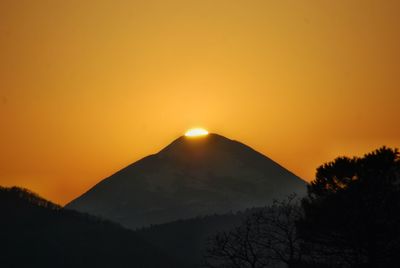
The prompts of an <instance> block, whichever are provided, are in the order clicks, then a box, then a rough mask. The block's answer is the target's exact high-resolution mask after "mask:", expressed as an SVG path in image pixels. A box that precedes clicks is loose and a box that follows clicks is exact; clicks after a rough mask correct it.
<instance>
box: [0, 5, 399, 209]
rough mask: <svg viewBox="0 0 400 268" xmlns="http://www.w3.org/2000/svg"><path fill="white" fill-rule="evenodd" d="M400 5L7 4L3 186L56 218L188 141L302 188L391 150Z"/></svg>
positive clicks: (0, 112) (0, 95) (2, 29)
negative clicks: (222, 149) (251, 154)
mask: <svg viewBox="0 0 400 268" xmlns="http://www.w3.org/2000/svg"><path fill="white" fill-rule="evenodd" d="M399 14H400V1H397V0H393V1H382V0H376V1H372V0H360V1H352V0H335V1H328V0H327V1H322V0H318V1H317V0H315V1H307V0H305V1H297V0H292V1H288V0H279V1H269V0H158V1H156V0H146V1H134V0H125V1H117V0H85V1H82V0H76V1H75V0H69V1H61V0H56V1H55V0H48V1H41V0H35V1H29V0H27V1H23V0H21V1H15V0H2V1H0V124H1V131H0V146H1V147H0V148H1V155H0V185H6V186H9V185H20V186H24V187H28V188H30V189H32V190H34V191H36V192H38V193H39V194H41V195H43V196H44V197H46V198H49V199H51V200H53V201H55V202H58V203H61V204H65V203H66V202H67V201H70V200H71V199H72V198H74V197H76V196H78V195H79V194H81V193H82V192H83V191H85V190H87V189H88V188H89V187H90V186H92V185H93V184H95V183H96V182H98V181H99V180H100V179H102V178H104V177H106V176H108V175H110V174H112V173H113V172H115V171H117V170H118V169H120V168H121V167H124V166H125V165H127V164H129V163H131V162H133V161H135V160H138V159H139V158H141V157H144V156H146V155H148V154H150V153H155V152H157V151H158V150H160V149H161V148H162V147H164V146H166V145H167V144H168V143H169V142H170V141H172V140H173V139H175V138H176V137H177V136H179V135H181V134H183V132H184V131H185V130H186V129H187V128H190V127H193V126H203V127H205V128H207V129H208V130H209V131H210V132H216V133H219V134H222V135H224V136H227V137H229V138H233V139H236V140H239V141H242V142H244V143H246V144H248V145H250V146H252V147H253V148H255V149H256V150H258V151H260V152H262V153H264V154H266V155H268V156H269V157H271V158H272V159H274V160H276V161H278V162H279V163H280V164H282V165H284V166H286V167H287V168H288V169H290V170H292V171H293V172H295V173H296V174H298V175H299V176H301V177H303V178H304V179H307V180H310V179H312V177H313V175H314V171H315V168H316V167H317V166H318V165H320V164H321V163H323V162H325V161H329V160H331V159H332V158H334V157H336V156H338V155H354V154H362V153H364V152H367V151H370V150H372V149H375V148H376V147H378V146H381V145H384V144H386V145H388V146H394V147H399V146H400V124H399V122H400V120H399V116H400V109H399V101H400V87H399V85H400V50H399V47H400V16H399Z"/></svg>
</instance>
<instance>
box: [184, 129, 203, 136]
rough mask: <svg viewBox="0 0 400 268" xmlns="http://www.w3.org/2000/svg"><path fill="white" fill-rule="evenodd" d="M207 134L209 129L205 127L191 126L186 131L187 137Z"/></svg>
mask: <svg viewBox="0 0 400 268" xmlns="http://www.w3.org/2000/svg"><path fill="white" fill-rule="evenodd" d="M206 135H208V131H207V130H205V129H204V128H191V129H189V130H188V131H186V133H185V136H186V137H200V136H206Z"/></svg>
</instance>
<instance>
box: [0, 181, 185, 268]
mask: <svg viewBox="0 0 400 268" xmlns="http://www.w3.org/2000/svg"><path fill="white" fill-rule="evenodd" d="M0 219H1V220H0V260H1V261H0V262H1V265H0V266H1V267H8V268H12V267H16V268H17V267H18V268H19V267H40V268H46V267H49V268H50V267H60V268H64V267H65V268H67V267H68V268H69V267H74V268H84V267H85V268H86V267H99V268H102V267H104V268H106V267H107V268H108V267H116V268H125V267H142V268H145V267H146V268H155V267H170V268H176V267H184V266H182V265H181V264H180V263H179V262H177V261H175V260H174V259H172V258H170V257H167V255H166V254H164V253H163V252H162V251H161V250H159V249H157V248H156V247H154V246H151V245H150V244H148V243H147V242H144V240H143V239H142V238H140V237H139V236H138V235H137V234H135V233H134V232H133V231H131V230H128V229H125V228H123V227H121V226H119V225H117V224H114V223H111V222H108V221H104V220H100V219H98V218H96V217H93V216H89V215H85V214H81V213H79V212H76V211H70V210H67V209H63V208H62V207H60V206H58V205H55V204H53V203H51V202H49V201H47V200H45V199H43V198H41V197H39V196H38V195H36V194H34V193H32V192H30V191H28V190H25V189H21V188H17V187H13V188H4V187H0Z"/></svg>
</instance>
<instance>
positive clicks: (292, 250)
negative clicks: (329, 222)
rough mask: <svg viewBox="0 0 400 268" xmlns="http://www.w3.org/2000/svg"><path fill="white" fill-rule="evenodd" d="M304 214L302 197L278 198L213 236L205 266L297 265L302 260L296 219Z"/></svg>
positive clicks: (253, 266)
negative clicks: (302, 212) (232, 227)
mask: <svg viewBox="0 0 400 268" xmlns="http://www.w3.org/2000/svg"><path fill="white" fill-rule="evenodd" d="M300 216H301V209H300V206H299V200H298V198H296V196H295V195H291V196H289V197H288V198H287V199H285V200H282V201H274V202H273V204H272V205H271V206H269V207H265V208H262V209H260V210H259V211H257V212H255V213H254V214H252V215H251V216H249V217H248V218H247V219H246V220H245V221H244V222H243V224H242V225H240V226H238V227H237V228H235V229H234V230H232V231H230V232H223V233H219V234H218V235H216V236H215V237H214V238H212V239H211V240H210V242H209V248H208V250H207V252H206V254H205V267H210V268H223V267H231V268H246V267H249V268H259V267H280V266H282V264H286V265H287V266H289V267H291V266H293V265H294V264H295V263H298V262H299V261H300V260H301V252H300V241H299V239H298V236H297V232H296V220H297V219H299V218H300Z"/></svg>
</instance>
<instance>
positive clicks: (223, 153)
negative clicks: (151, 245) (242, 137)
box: [66, 134, 306, 228]
mask: <svg viewBox="0 0 400 268" xmlns="http://www.w3.org/2000/svg"><path fill="white" fill-rule="evenodd" d="M305 185H306V184H305V182H304V181H302V180H301V179H300V178H299V177H297V176H296V175H294V174H293V173H291V172H290V171H288V170H286V169H285V168H283V167H282V166H280V165H279V164H277V163H275V162H274V161H272V160H271V159H269V158H268V157H266V156H264V155H262V154H261V153H259V152H257V151H255V150H253V149H252V148H250V147H248V146H246V145H244V144H242V143H240V142H237V141H234V140H230V139H228V138H225V137H223V136H220V135H217V134H209V135H207V136H204V137H194V138H192V137H185V136H182V137H179V138H178V139H176V140H175V141H173V142H172V143H171V144H170V145H168V146H167V147H165V148H164V149H163V150H161V151H160V152H159V153H157V154H154V155H150V156H147V157H145V158H143V159H141V160H139V161H137V162H135V163H133V164H131V165H129V166H128V167H126V168H124V169H122V170H121V171H119V172H117V173H115V174H114V175H112V176H110V177H108V178H106V179H104V180H102V181H101V182H100V183H98V184H97V185H95V186H94V187H93V188H92V189H90V190H89V191H88V192H86V193H85V194H83V195H82V196H80V197H78V198H77V199H75V200H73V201H72V202H71V203H69V204H68V205H67V206H66V207H67V208H70V209H75V210H78V211H81V212H87V213H90V214H93V215H98V216H101V217H104V218H106V219H110V220H113V221H116V222H119V223H121V224H123V225H124V226H126V227H130V228H137V227H142V226H148V225H151V224H161V223H166V222H170V221H174V220H178V219H187V218H192V217H197V216H202V215H210V214H214V213H220V214H223V213H227V212H229V211H238V210H243V209H246V208H250V207H261V206H264V205H266V204H268V203H269V202H270V201H271V200H272V199H273V198H280V197H283V196H286V195H288V194H290V193H293V192H295V193H297V194H299V195H302V194H303V193H305V190H306V187H305Z"/></svg>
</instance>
